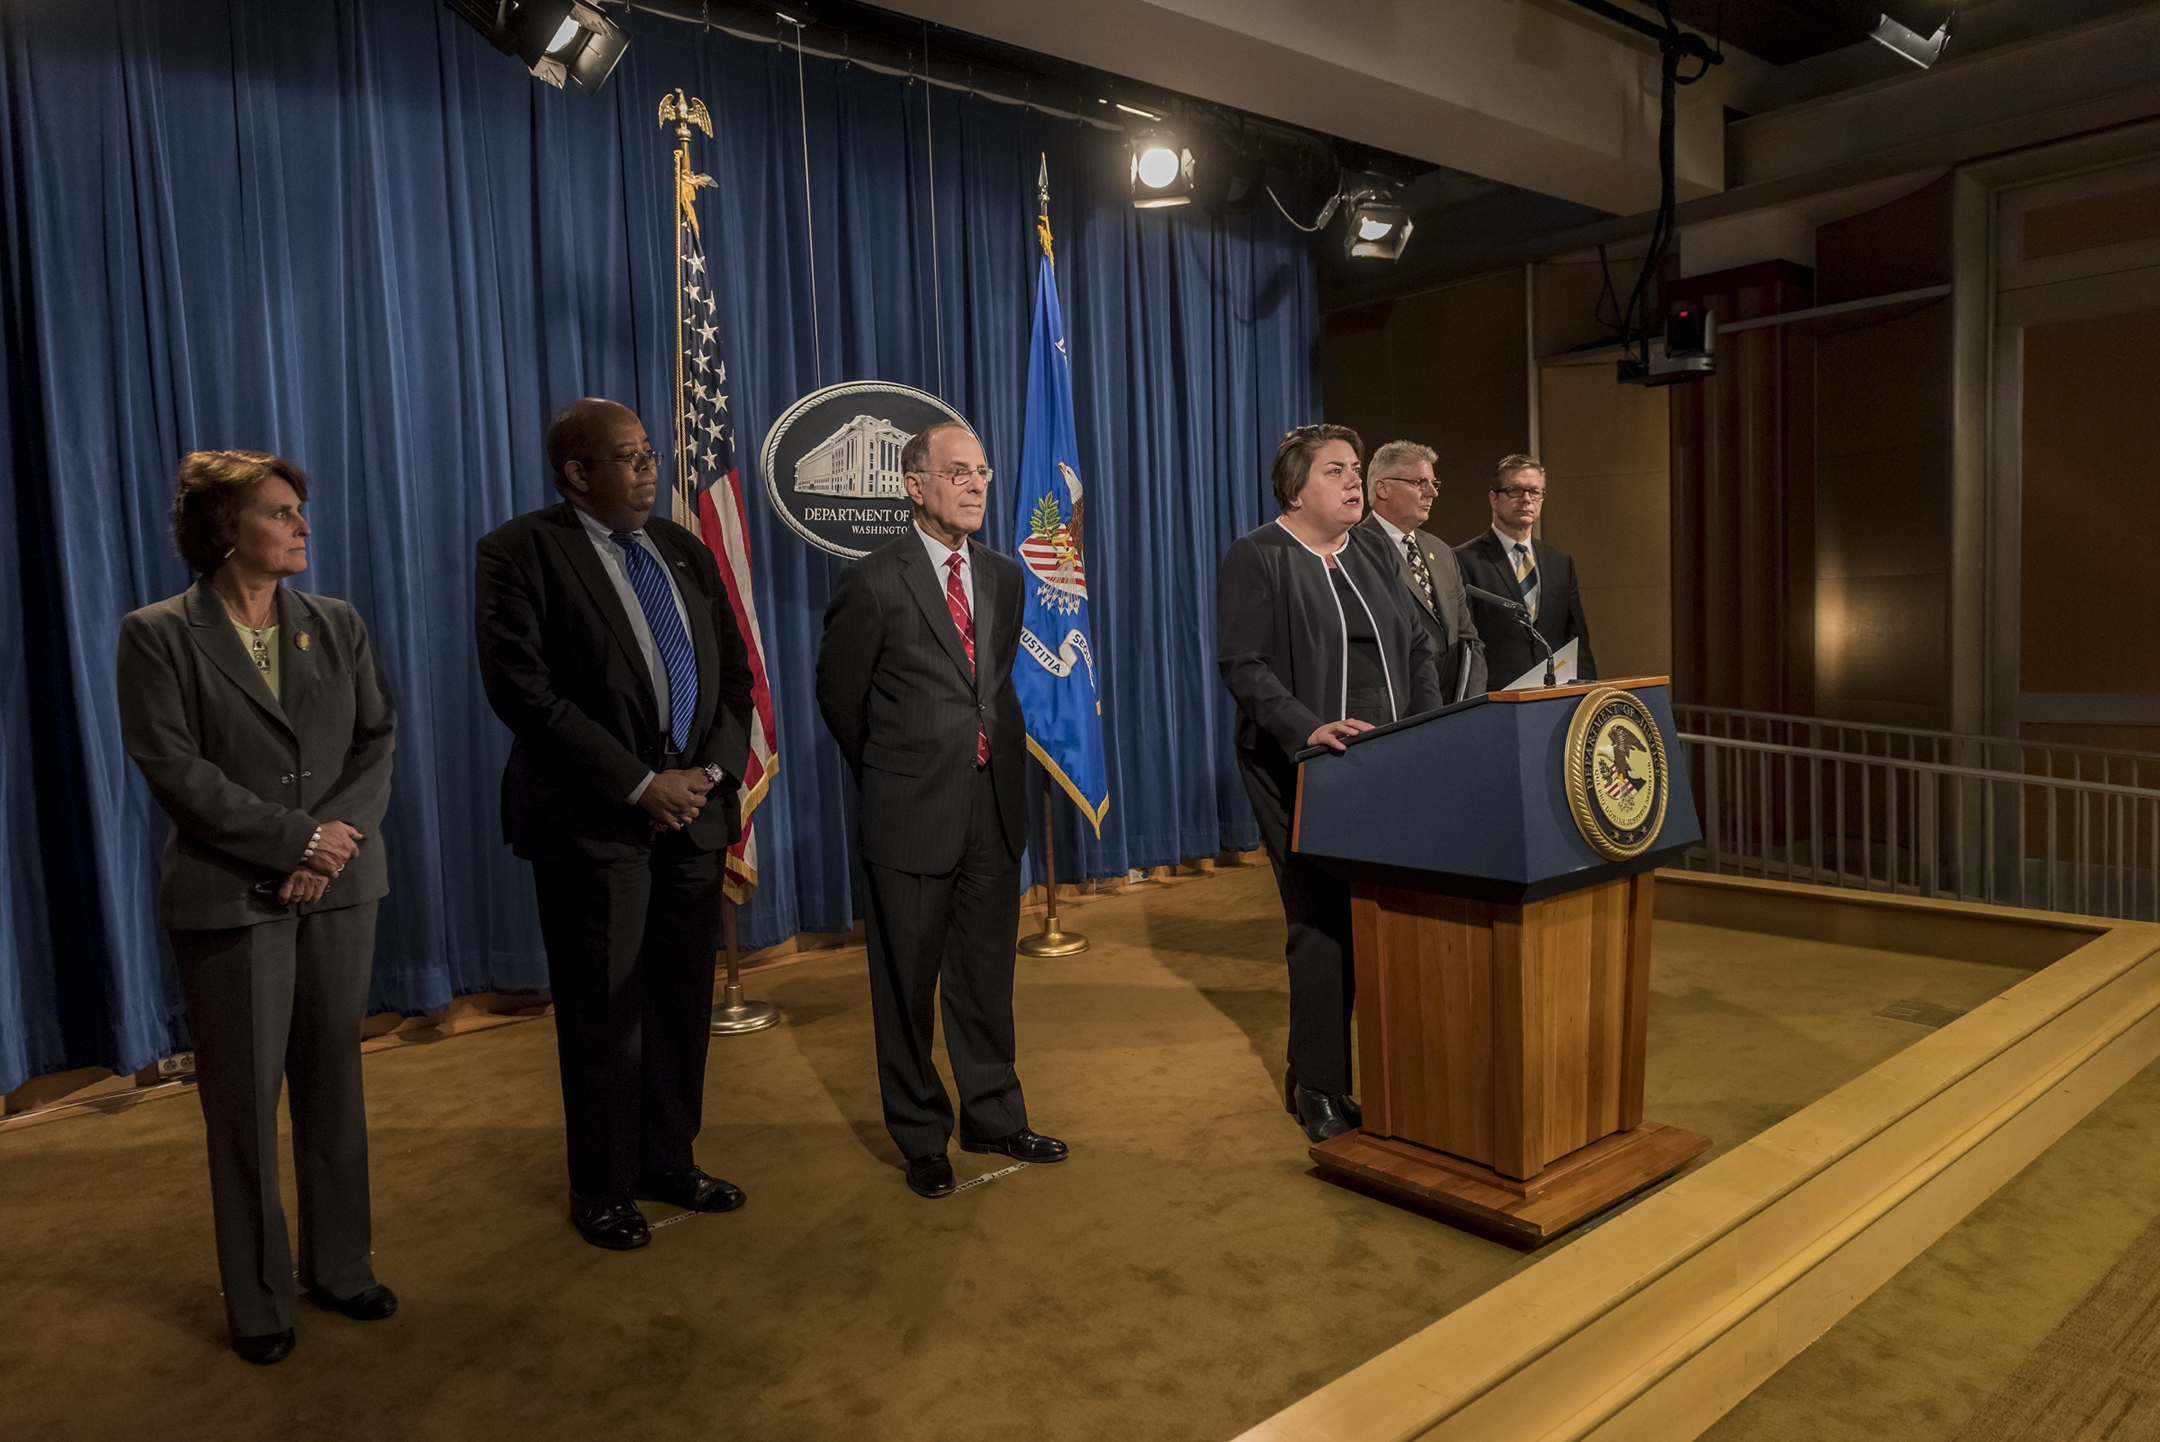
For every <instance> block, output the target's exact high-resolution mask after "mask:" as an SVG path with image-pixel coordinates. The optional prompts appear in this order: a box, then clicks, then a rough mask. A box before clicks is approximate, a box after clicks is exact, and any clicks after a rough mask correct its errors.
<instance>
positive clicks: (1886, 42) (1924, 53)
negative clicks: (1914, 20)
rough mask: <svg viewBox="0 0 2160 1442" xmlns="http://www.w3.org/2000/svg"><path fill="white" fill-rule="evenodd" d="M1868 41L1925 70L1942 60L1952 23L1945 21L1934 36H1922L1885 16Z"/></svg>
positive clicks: (1877, 23) (1877, 24)
mask: <svg viewBox="0 0 2160 1442" xmlns="http://www.w3.org/2000/svg"><path fill="white" fill-rule="evenodd" d="M1868 39H1870V40H1872V41H1874V42H1875V43H1876V44H1877V45H1880V46H1882V47H1883V48H1884V49H1885V50H1888V51H1891V52H1892V53H1894V54H1896V55H1897V56H1899V57H1900V58H1901V59H1905V60H1910V61H1911V62H1912V63H1913V64H1915V65H1917V66H1919V67H1920V68H1921V69H1922V70H1925V69H1927V68H1928V67H1929V66H1931V65H1933V64H1934V63H1935V62H1936V61H1937V60H1940V59H1941V58H1942V53H1943V46H1944V45H1946V44H1948V43H1949V41H1950V22H1949V21H1948V20H1945V21H1944V22H1943V23H1942V24H1941V25H1939V26H1937V27H1936V30H1935V33H1934V34H1933V35H1922V34H1921V33H1920V32H1919V31H1917V30H1915V29H1913V28H1912V27H1911V26H1909V25H1907V24H1905V23H1904V22H1903V21H1901V20H1896V19H1893V18H1892V17H1890V16H1889V15H1884V16H1882V17H1881V19H1880V20H1878V21H1877V22H1876V25H1875V29H1874V30H1873V31H1872V32H1870V34H1869V35H1868Z"/></svg>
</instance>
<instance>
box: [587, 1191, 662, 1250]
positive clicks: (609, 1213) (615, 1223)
mask: <svg viewBox="0 0 2160 1442" xmlns="http://www.w3.org/2000/svg"><path fill="white" fill-rule="evenodd" d="M570 1224H571V1225H572V1226H574V1227H576V1228H577V1229H578V1234H579V1235H580V1236H582V1237H584V1238H585V1240H586V1241H588V1242H591V1243H592V1244H593V1245H594V1246H596V1247H605V1248H607V1249H608V1250H609V1251H611V1252H634V1251H636V1250H637V1249H638V1248H639V1247H642V1246H644V1245H645V1244H646V1243H647V1242H649V1241H651V1240H652V1231H651V1229H650V1228H648V1227H647V1226H646V1225H645V1214H644V1213H643V1212H641V1211H639V1210H638V1209H637V1205H636V1203H634V1202H631V1201H630V1200H629V1199H627V1198H624V1199H622V1200H619V1201H613V1202H580V1201H572V1202H571V1203H570Z"/></svg>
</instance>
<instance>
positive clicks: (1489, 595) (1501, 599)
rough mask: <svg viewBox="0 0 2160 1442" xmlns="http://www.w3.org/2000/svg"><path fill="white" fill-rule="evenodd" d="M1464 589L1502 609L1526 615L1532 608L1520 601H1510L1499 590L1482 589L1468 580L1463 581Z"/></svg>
mask: <svg viewBox="0 0 2160 1442" xmlns="http://www.w3.org/2000/svg"><path fill="white" fill-rule="evenodd" d="M1463 589H1464V590H1465V591H1468V592H1469V593H1470V594H1471V595H1473V596H1475V597H1477V598H1478V599H1479V600H1480V601H1484V602H1487V603H1489V604H1491V605H1494V606H1498V607H1500V608H1501V609H1502V610H1505V611H1514V612H1517V613H1519V614H1521V615H1524V616H1527V615H1529V614H1530V608H1529V607H1528V606H1525V605H1524V604H1523V603H1522V602H1520V601H1510V600H1509V599H1508V598H1507V597H1505V596H1503V595H1501V594H1500V593H1499V592H1498V591H1486V590H1481V589H1479V588H1478V587H1476V586H1473V585H1471V584H1470V583H1469V582H1468V581H1465V582H1463Z"/></svg>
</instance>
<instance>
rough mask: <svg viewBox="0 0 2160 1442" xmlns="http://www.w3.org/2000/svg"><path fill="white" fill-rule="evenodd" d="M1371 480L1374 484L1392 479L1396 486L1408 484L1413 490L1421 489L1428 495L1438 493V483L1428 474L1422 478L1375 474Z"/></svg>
mask: <svg viewBox="0 0 2160 1442" xmlns="http://www.w3.org/2000/svg"><path fill="white" fill-rule="evenodd" d="M1373 481H1374V483H1375V484H1378V483H1379V482H1381V481H1393V482H1394V483H1395V484H1396V485H1398V486H1409V487H1411V488H1412V489H1413V490H1418V491H1423V492H1424V493H1425V494H1426V495H1428V496H1437V495H1439V494H1440V483H1439V482H1438V481H1436V480H1434V479H1433V478H1432V477H1430V476H1425V477H1423V478H1420V477H1417V476H1375V477H1374V478H1373Z"/></svg>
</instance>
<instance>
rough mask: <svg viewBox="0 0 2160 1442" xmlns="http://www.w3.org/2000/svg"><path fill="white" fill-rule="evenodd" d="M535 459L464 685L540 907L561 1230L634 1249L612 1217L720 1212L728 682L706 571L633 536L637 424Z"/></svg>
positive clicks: (641, 509) (647, 523)
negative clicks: (493, 746) (708, 1164)
mask: <svg viewBox="0 0 2160 1442" xmlns="http://www.w3.org/2000/svg"><path fill="white" fill-rule="evenodd" d="M547 450H548V463H549V464H550V465H551V466H553V467H554V470H555V488H556V490H557V491H559V492H561V494H562V496H563V502H562V504H561V505H558V506H554V507H551V508H549V509H547V510H543V511H534V512H531V513H529V514H527V515H523V516H519V517H518V518H517V519H516V520H514V521H511V522H509V523H507V524H505V525H503V526H500V527H498V528H496V529H495V530H493V531H491V532H489V533H488V534H487V535H486V536H484V537H482V538H481V541H480V547H479V582H478V630H479V640H480V674H481V678H482V680H483V681H484V682H485V684H486V687H487V695H488V701H489V703H490V704H491V705H493V706H494V708H495V714H496V715H497V716H499V717H501V718H502V721H503V724H504V725H506V726H508V727H509V728H510V730H511V733H512V735H513V736H514V737H515V740H514V741H513V742H512V744H511V747H510V764H509V765H508V766H507V767H506V768H505V769H504V771H503V780H502V815H503V834H504V837H505V839H506V840H508V841H509V843H510V845H511V848H512V849H513V850H514V851H515V852H516V853H517V854H518V855H519V856H522V857H524V858H526V859H527V860H529V861H531V862H532V866H533V881H534V884H535V886H536V887H537V888H538V891H539V899H540V932H541V936H542V938H543V940H544V941H545V943H546V946H547V954H548V982H549V985H550V986H551V987H553V989H554V996H555V1037H556V1047H557V1052H558V1055H559V1058H560V1061H561V1065H562V1088H563V1119H564V1122H565V1126H566V1130H567V1132H568V1143H569V1163H570V1220H571V1222H572V1223H573V1224H574V1225H575V1226H576V1227H577V1229H578V1231H579V1232H580V1233H581V1234H583V1236H584V1238H585V1240H586V1241H588V1242H590V1243H592V1244H593V1245H594V1246H596V1247H607V1248H609V1249H611V1250H615V1251H628V1250H630V1249H632V1248H634V1247H642V1246H644V1245H645V1244H646V1243H647V1242H649V1241H650V1240H652V1235H651V1233H650V1232H649V1231H648V1230H647V1228H646V1223H645V1217H644V1215H643V1213H641V1212H640V1211H639V1210H638V1207H637V1203H636V1200H635V1199H639V1198H642V1199H645V1200H649V1201H660V1202H667V1203H669V1204H671V1205H674V1206H678V1207H685V1208H688V1209H690V1210H692V1211H700V1212H725V1211H732V1210H734V1209H735V1208H736V1207H739V1206H741V1205H742V1203H743V1194H742V1192H741V1191H740V1190H739V1189H738V1188H736V1187H734V1186H732V1185H730V1184H729V1183H727V1182H724V1181H721V1180H720V1179H718V1178H717V1177H710V1176H707V1175H706V1174H705V1173H704V1172H703V1171H701V1170H699V1168H698V1165H697V1161H696V1158H695V1157H694V1156H693V1155H692V1151H691V1144H692V1142H693V1141H694V1140H695V1138H696V1137H697V1133H698V1127H699V1124H700V1121H701V1116H702V1110H703V1103H704V1092H705V1049H706V1045H707V1043H708V1042H709V1040H710V1025H711V1017H712V983H713V950H714V946H715V944H716V938H717V937H718V935H719V929H720V883H721V867H722V864H723V858H724V855H725V853H726V850H727V848H728V847H729V846H730V845H732V844H733V843H734V841H735V840H736V838H737V837H738V836H739V835H740V834H741V813H740V810H739V800H740V797H739V787H740V781H741V777H742V773H743V768H744V765H745V763H746V761H747V758H748V755H749V736H750V730H749V728H750V666H749V660H748V654H747V652H746V649H745V647H744V645H743V639H742V635H741V633H740V632H739V631H737V630H736V627H735V616H734V611H733V609H732V608H731V607H730V606H729V604H728V599H727V591H726V589H725V587H724V586H723V585H722V583H721V580H720V568H719V567H718V566H717V565H716V564H715V563H714V561H713V557H712V552H710V551H709V550H707V549H706V548H705V546H704V545H703V544H701V543H700V542H699V541H698V539H697V537H695V536H694V535H692V534H691V533H690V532H688V531H686V530H684V529H683V528H682V527H680V526H678V525H675V524H674V523H673V522H670V521H665V520H661V519H659V518H657V517H655V516H653V514H652V508H653V502H654V500H655V499H656V497H657V494H658V491H659V471H658V466H657V463H656V461H655V458H654V456H653V451H652V447H651V445H650V444H648V442H647V441H646V438H645V428H644V426H643V425H641V424H639V422H638V418H637V415H636V413H635V412H633V411H631V410H629V409H628V408H626V407H623V406H619V405H617V404H615V403H614V402H613V401H604V400H582V401H578V402H575V403H574V404H572V405H570V406H567V407H565V408H564V410H563V411H562V412H561V413H560V414H559V415H557V416H556V417H555V419H554V421H553V423H552V424H551V425H550V426H549V427H548V437H547Z"/></svg>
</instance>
